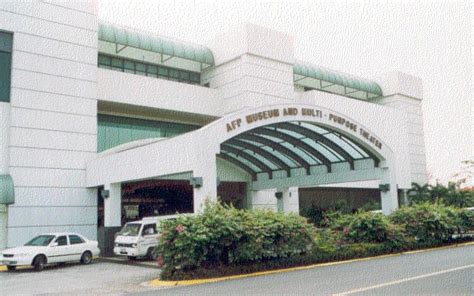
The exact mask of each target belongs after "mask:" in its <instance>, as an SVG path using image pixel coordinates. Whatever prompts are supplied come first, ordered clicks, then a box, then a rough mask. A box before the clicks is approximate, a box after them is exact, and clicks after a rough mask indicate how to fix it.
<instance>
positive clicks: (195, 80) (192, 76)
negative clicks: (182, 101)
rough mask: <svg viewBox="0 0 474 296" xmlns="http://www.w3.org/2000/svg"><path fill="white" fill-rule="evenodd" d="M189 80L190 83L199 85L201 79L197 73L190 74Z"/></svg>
mask: <svg viewBox="0 0 474 296" xmlns="http://www.w3.org/2000/svg"><path fill="white" fill-rule="evenodd" d="M190 78H191V81H192V82H196V83H200V82H201V77H200V75H199V73H192V72H191V74H190Z"/></svg>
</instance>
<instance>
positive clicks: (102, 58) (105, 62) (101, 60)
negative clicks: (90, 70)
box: [99, 55, 112, 67]
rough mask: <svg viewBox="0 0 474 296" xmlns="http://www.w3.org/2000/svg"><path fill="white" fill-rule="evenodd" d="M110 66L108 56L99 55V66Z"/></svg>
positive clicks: (110, 61) (110, 62) (110, 60)
mask: <svg viewBox="0 0 474 296" xmlns="http://www.w3.org/2000/svg"><path fill="white" fill-rule="evenodd" d="M111 64H112V59H111V58H110V57H108V56H104V55H99V66H108V67H110V66H111Z"/></svg>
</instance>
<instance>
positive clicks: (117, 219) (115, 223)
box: [104, 183, 122, 227]
mask: <svg viewBox="0 0 474 296" xmlns="http://www.w3.org/2000/svg"><path fill="white" fill-rule="evenodd" d="M104 190H108V197H104V227H120V226H122V183H112V184H105V185H104Z"/></svg>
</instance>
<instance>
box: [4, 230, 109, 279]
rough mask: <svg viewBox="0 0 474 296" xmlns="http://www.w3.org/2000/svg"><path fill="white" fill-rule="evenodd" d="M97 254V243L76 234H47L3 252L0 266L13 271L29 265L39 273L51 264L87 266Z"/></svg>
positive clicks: (98, 251)
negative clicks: (65, 263)
mask: <svg viewBox="0 0 474 296" xmlns="http://www.w3.org/2000/svg"><path fill="white" fill-rule="evenodd" d="M99 253H100V250H99V248H98V243H97V241H92V240H88V239H87V238H85V237H83V236H82V235H79V234H77V233H48V234H42V235H38V236H37V237H35V238H33V239H32V240H30V241H29V242H27V243H26V244H25V245H24V246H22V247H17V248H11V249H6V250H3V251H2V252H1V253H0V265H6V266H7V268H8V270H15V269H16V267H17V266H19V265H31V266H33V267H34V269H35V270H37V271H40V270H43V268H44V266H45V265H46V264H52V263H64V262H69V261H80V262H81V263H82V264H89V263H91V262H92V258H93V257H94V256H98V255H99Z"/></svg>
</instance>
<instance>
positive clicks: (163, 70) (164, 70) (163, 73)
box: [158, 67, 169, 76]
mask: <svg viewBox="0 0 474 296" xmlns="http://www.w3.org/2000/svg"><path fill="white" fill-rule="evenodd" d="M158 74H160V76H169V73H168V69H167V68H163V67H158Z"/></svg>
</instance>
